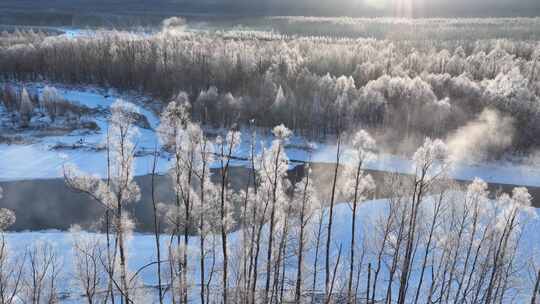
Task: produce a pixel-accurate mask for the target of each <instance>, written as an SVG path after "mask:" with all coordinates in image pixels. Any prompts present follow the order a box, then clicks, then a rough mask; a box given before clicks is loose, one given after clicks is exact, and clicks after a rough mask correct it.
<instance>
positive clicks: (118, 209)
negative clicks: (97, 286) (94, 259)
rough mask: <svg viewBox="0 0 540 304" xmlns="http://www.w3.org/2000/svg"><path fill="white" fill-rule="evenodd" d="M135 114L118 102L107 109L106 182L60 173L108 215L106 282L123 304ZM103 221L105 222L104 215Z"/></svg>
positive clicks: (134, 189)
mask: <svg viewBox="0 0 540 304" xmlns="http://www.w3.org/2000/svg"><path fill="white" fill-rule="evenodd" d="M137 113H138V109H137V107H135V106H134V105H133V104H131V103H128V102H125V101H123V100H120V99H119V100H117V101H116V102H115V103H114V104H113V105H112V106H111V118H110V122H109V123H110V127H109V132H108V136H107V144H108V151H109V153H110V162H109V163H110V165H109V168H108V172H109V176H108V179H107V180H105V181H104V180H102V179H100V178H99V177H98V176H92V175H88V174H84V173H82V172H78V170H77V169H76V168H75V167H73V166H69V167H66V168H65V172H64V176H65V181H66V183H67V184H68V185H69V186H70V187H71V188H73V189H76V190H79V191H82V192H84V193H86V194H88V195H89V196H91V197H92V198H93V199H94V200H96V201H97V202H99V203H100V204H101V206H102V207H103V208H104V209H105V210H106V211H109V212H110V213H111V214H112V227H113V232H114V234H115V242H114V250H113V253H112V258H111V260H110V261H109V265H108V269H107V272H108V275H109V279H110V281H111V282H112V283H114V284H113V285H114V286H116V289H117V291H118V292H119V293H120V296H121V298H122V299H123V300H124V302H125V303H129V302H130V301H131V302H132V301H133V300H134V299H133V298H132V297H131V296H130V288H131V287H132V285H131V282H132V281H133V280H132V278H129V277H128V264H127V262H128V255H127V238H128V237H129V235H130V233H131V232H132V230H133V228H134V224H133V222H132V220H131V219H130V216H129V213H128V211H127V210H126V205H128V204H130V203H134V202H137V201H138V200H139V199H140V189H139V186H138V185H137V183H136V182H135V181H134V180H133V177H134V160H135V148H136V147H135V144H134V143H133V141H134V139H135V136H136V135H137V133H138V131H137V128H136V126H135V121H136V115H137ZM106 220H107V221H108V216H107V215H106ZM108 254H110V253H108ZM117 263H118V267H117V266H116V264H117ZM116 270H118V271H119V273H117V272H116ZM117 275H118V277H117ZM117 278H119V282H117V281H116V280H117Z"/></svg>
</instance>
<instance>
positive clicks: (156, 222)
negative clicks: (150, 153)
mask: <svg viewBox="0 0 540 304" xmlns="http://www.w3.org/2000/svg"><path fill="white" fill-rule="evenodd" d="M157 159H158V152H157V149H156V150H155V151H154V162H153V164H152V208H153V212H154V237H155V240H156V255H157V277H158V296H159V303H160V304H163V287H162V283H161V249H160V242H159V234H160V228H159V219H158V214H157V203H156V195H155V176H156V166H157ZM202 304H204V302H203V303H202Z"/></svg>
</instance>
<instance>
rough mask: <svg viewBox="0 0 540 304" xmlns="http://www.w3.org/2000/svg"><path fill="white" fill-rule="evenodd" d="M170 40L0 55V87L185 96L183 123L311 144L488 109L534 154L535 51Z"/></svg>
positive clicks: (36, 45) (440, 123)
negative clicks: (3, 83) (11, 83)
mask: <svg viewBox="0 0 540 304" xmlns="http://www.w3.org/2000/svg"><path fill="white" fill-rule="evenodd" d="M173 21H174V20H173ZM447 22H451V21H447ZM169 24H170V23H169ZM178 29H179V28H166V29H165V30H163V31H162V32H160V33H159V34H156V35H146V36H144V35H136V34H129V33H121V32H106V33H102V32H98V33H96V34H95V35H94V36H93V37H78V38H74V39H70V38H66V37H48V38H43V39H41V40H39V41H32V42H28V43H21V44H15V45H10V46H6V47H3V48H1V49H0V70H1V71H2V74H1V75H2V77H3V78H4V80H17V81H19V80H24V81H41V80H43V79H47V80H50V81H55V82H62V83H69V84H94V85H99V86H106V87H109V86H110V87H115V88H120V89H128V90H136V91H139V92H143V93H146V94H150V95H152V96H154V97H156V98H159V99H161V100H163V101H168V100H170V99H171V98H172V97H173V96H175V95H176V94H177V93H178V92H180V91H186V92H187V93H188V94H189V97H190V100H191V101H192V105H193V106H192V112H193V113H192V114H193V117H194V118H195V119H197V120H199V121H201V122H203V123H205V124H213V125H217V126H229V125H231V124H232V123H235V122H240V123H247V122H248V121H250V120H251V119H255V121H256V124H257V125H260V126H267V127H268V126H273V125H275V124H277V123H280V122H284V123H285V124H286V125H287V126H289V127H291V128H292V129H294V130H296V131H298V132H303V133H304V134H309V135H313V136H320V135H324V134H328V133H335V132H336V130H338V129H343V128H345V129H356V128H358V127H364V128H368V129H375V130H380V131H381V132H379V133H382V134H383V136H384V137H385V141H386V140H392V141H395V140H399V141H402V140H404V139H420V141H421V140H422V139H423V137H424V136H432V137H445V136H448V135H449V134H451V133H452V132H453V131H455V130H457V129H458V128H460V127H461V126H463V125H465V124H467V123H469V122H471V121H474V120H475V119H477V117H478V116H479V115H480V113H481V112H482V111H483V110H484V109H485V108H490V109H494V110H496V111H497V112H499V113H500V116H501V117H509V118H510V119H511V120H512V121H513V124H514V128H515V130H516V131H515V133H516V134H515V136H514V142H513V144H512V146H513V147H514V148H517V149H518V150H523V149H528V148H531V147H536V146H538V145H539V144H540V138H539V137H538V136H536V134H538V131H540V106H539V105H540V102H539V100H538V96H539V93H540V76H539V74H540V73H539V72H540V66H539V65H538V64H537V61H538V59H539V58H540V48H539V47H538V45H537V43H536V42H526V41H512V40H479V41H468V40H467V41H455V40H443V41H434V40H425V41H423V40H419V41H390V40H374V39H338V38H324V37H303V38H294V37H289V36H282V35H278V34H275V33H268V32H248V31H228V32H217V33H214V34H190V33H186V32H183V31H179V30H178ZM465 31H467V29H464V32H465ZM418 142H419V141H417V142H416V143H415V144H418Z"/></svg>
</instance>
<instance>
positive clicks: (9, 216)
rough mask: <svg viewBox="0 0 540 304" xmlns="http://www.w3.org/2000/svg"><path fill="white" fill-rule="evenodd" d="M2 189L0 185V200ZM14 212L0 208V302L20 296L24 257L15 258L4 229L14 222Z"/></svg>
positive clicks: (10, 301) (14, 301) (13, 300)
mask: <svg viewBox="0 0 540 304" xmlns="http://www.w3.org/2000/svg"><path fill="white" fill-rule="evenodd" d="M2 195H3V190H2V188H1V187H0V200H2ZM15 220H16V217H15V213H14V212H13V211H11V210H9V209H5V208H0V303H5V304H12V303H16V301H17V299H18V298H19V297H20V296H21V294H20V293H21V288H22V278H23V263H24V258H22V259H21V258H20V257H19V258H17V257H16V255H15V254H14V253H13V252H12V251H10V248H9V244H8V242H7V240H6V236H5V231H6V229H7V228H9V227H10V226H11V225H13V224H14V223H15Z"/></svg>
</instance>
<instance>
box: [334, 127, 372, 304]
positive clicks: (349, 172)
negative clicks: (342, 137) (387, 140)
mask: <svg viewBox="0 0 540 304" xmlns="http://www.w3.org/2000/svg"><path fill="white" fill-rule="evenodd" d="M374 149H375V140H374V139H373V138H372V137H371V135H369V133H368V132H366V131H365V130H359V131H357V132H356V133H355V134H354V135H353V136H352V138H351V142H350V153H348V155H346V156H349V159H348V162H347V164H346V168H345V170H344V172H343V179H344V183H343V184H342V185H341V187H342V189H341V191H342V192H343V194H344V195H343V196H344V198H345V199H346V201H349V202H350V203H351V205H352V222H351V242H350V256H349V259H350V260H349V275H348V283H347V298H348V301H349V302H355V301H356V295H354V294H353V278H354V277H353V276H354V274H355V267H356V265H355V256H356V246H357V244H356V225H357V223H356V217H357V208H358V204H359V203H362V202H363V201H364V200H365V199H366V198H367V195H369V193H370V192H371V191H373V190H374V189H375V182H374V181H373V178H372V177H371V175H369V174H366V173H365V172H364V171H363V166H364V164H365V162H366V161H369V160H370V159H371V158H372V157H373V151H374Z"/></svg>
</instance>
